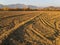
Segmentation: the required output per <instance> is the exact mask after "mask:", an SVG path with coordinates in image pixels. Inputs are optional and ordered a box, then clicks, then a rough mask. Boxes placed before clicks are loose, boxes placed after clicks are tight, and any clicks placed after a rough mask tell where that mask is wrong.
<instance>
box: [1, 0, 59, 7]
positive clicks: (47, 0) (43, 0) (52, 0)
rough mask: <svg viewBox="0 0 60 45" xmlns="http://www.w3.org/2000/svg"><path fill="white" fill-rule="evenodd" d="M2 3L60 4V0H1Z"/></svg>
mask: <svg viewBox="0 0 60 45" xmlns="http://www.w3.org/2000/svg"><path fill="white" fill-rule="evenodd" d="M0 4H4V5H9V4H26V5H34V6H39V7H40V6H41V7H46V6H59V7H60V0H0Z"/></svg>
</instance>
